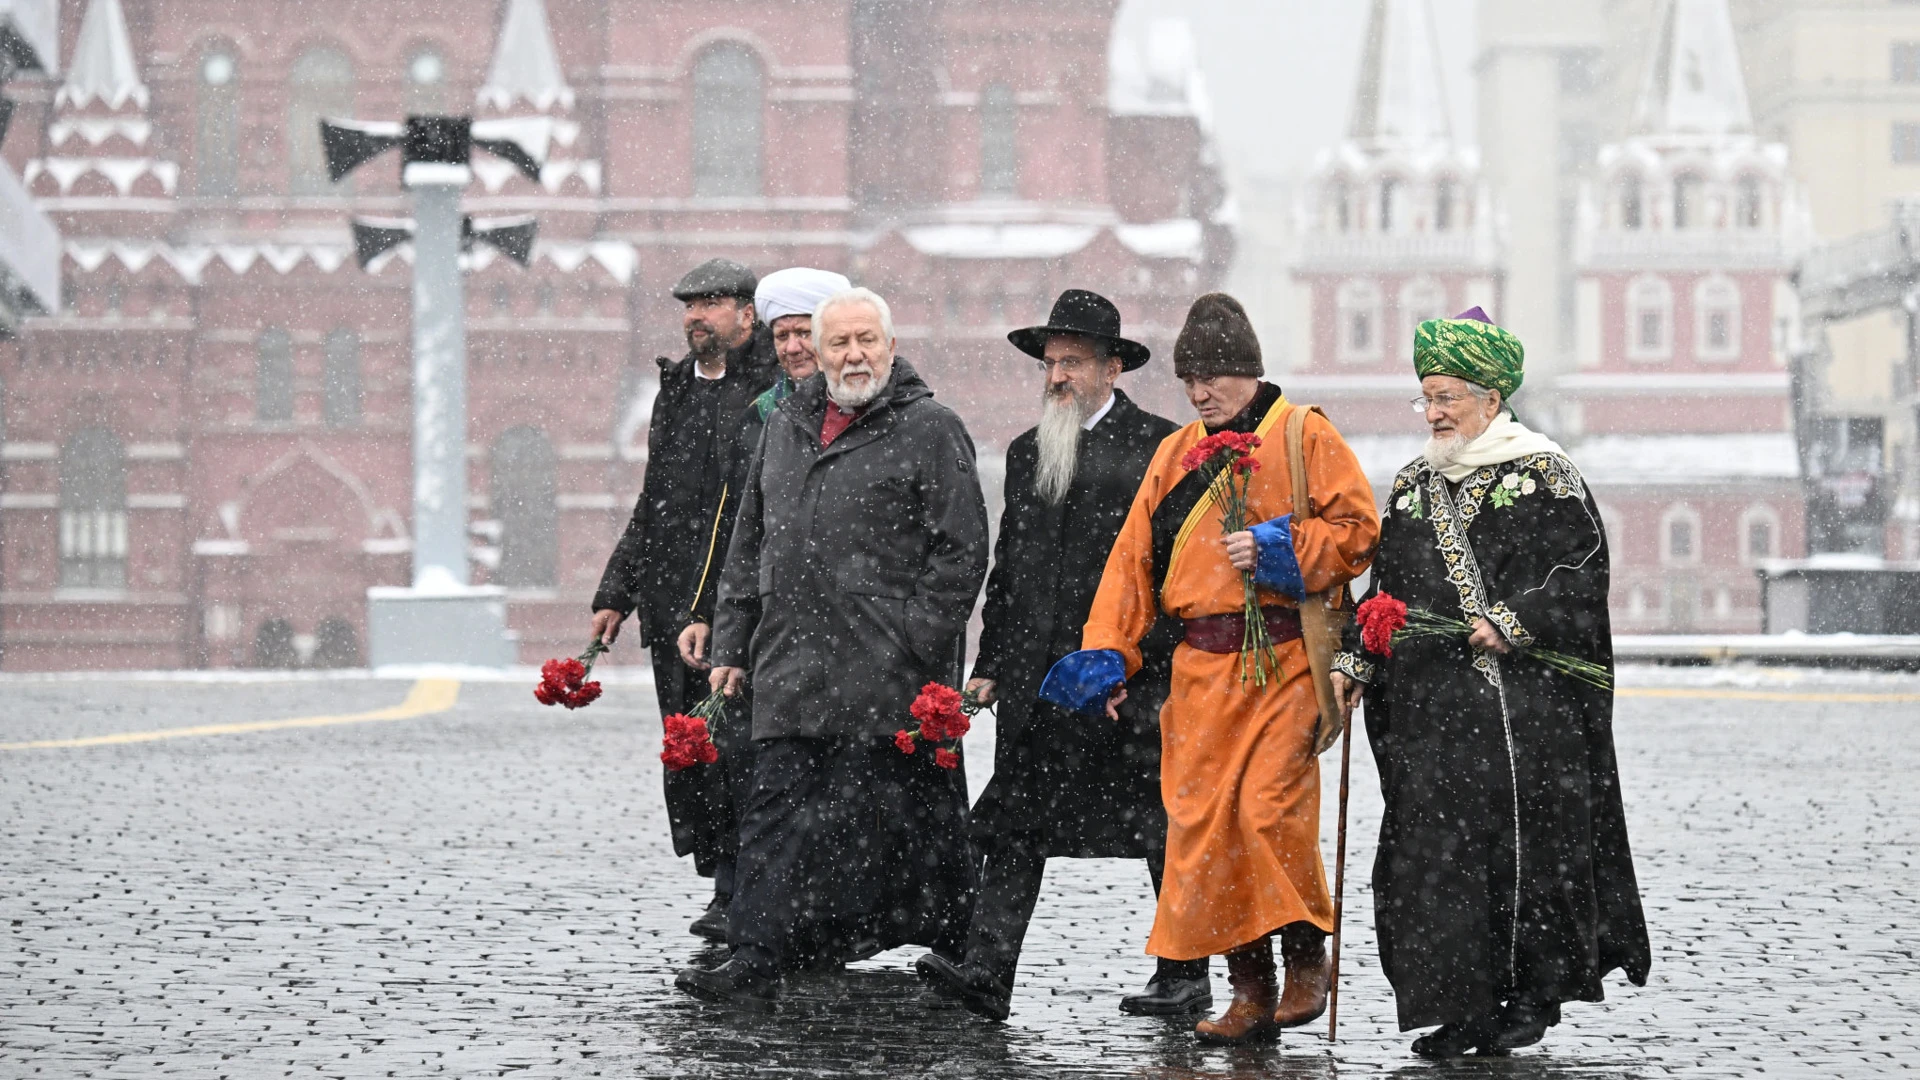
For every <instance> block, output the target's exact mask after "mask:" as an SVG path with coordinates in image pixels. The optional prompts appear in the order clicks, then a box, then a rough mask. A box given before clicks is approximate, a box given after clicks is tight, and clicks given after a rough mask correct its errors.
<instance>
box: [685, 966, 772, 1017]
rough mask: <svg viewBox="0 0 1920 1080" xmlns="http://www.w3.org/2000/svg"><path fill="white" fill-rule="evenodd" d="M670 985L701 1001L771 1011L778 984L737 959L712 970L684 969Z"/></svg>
mask: <svg viewBox="0 0 1920 1080" xmlns="http://www.w3.org/2000/svg"><path fill="white" fill-rule="evenodd" d="M673 985H675V986H677V987H679V988H680V990H681V991H682V992H684V993H688V994H691V995H693V996H694V997H697V998H699V999H700V1000H701V1001H711V1002H714V1003H715V1004H719V1005H737V1006H740V1007H741V1008H746V1009H753V1010H755V1011H756V1012H772V1011H773V1002H774V993H775V991H776V990H777V989H778V987H779V985H780V984H779V980H778V979H775V978H773V977H772V976H769V975H763V974H761V973H760V972H757V971H754V970H752V969H751V968H749V967H747V965H745V964H743V963H741V962H740V961H738V960H728V961H727V962H726V963H724V964H721V965H720V966H719V967H716V968H687V969H685V970H683V971H681V972H680V974H679V975H676V976H674V980H673Z"/></svg>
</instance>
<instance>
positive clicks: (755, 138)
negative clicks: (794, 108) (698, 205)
mask: <svg viewBox="0 0 1920 1080" xmlns="http://www.w3.org/2000/svg"><path fill="white" fill-rule="evenodd" d="M762 87H763V78H762V76H761V72H760V61H759V60H758V59H756V58H755V57H754V55H753V51H752V50H750V49H748V48H747V47H746V46H744V45H739V44H735V43H732V42H727V43H723V44H719V45H715V46H713V47H712V48H710V49H708V50H707V51H705V52H703V53H701V54H700V58H699V59H697V60H695V61H694V62H693V193H694V194H695V195H698V196H703V197H708V198H726V197H732V198H739V197H747V196H754V195H759V194H760V185H761V179H760V178H761V165H760V161H761V154H762V146H763V143H762V139H761V127H762V124H763V122H764V121H763V117H762V104H761V103H762V100H763V98H764V96H765V93H764V90H763V89H762Z"/></svg>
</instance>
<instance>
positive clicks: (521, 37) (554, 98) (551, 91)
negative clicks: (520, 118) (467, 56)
mask: <svg viewBox="0 0 1920 1080" xmlns="http://www.w3.org/2000/svg"><path fill="white" fill-rule="evenodd" d="M479 100H480V103H481V104H482V105H490V106H492V107H493V108H495V109H501V110H505V109H509V108H512V107H513V104H514V103H515V102H516V101H524V102H526V103H527V104H529V105H531V106H533V107H534V108H536V109H539V110H541V111H543V112H544V111H546V110H548V109H551V108H553V107H554V106H555V105H556V104H557V105H559V106H560V107H561V108H562V109H571V108H573V90H572V88H571V87H569V86H568V85H567V79H566V76H565V75H563V74H561V71H560V54H559V52H558V51H557V50H556V49H555V48H554V47H553V32H552V31H551V30H549V29H548V27H547V6H546V4H545V2H544V0H510V3H509V4H508V5H507V17H506V18H504V19H502V20H501V21H500V38H499V41H498V43H497V44H496V45H495V46H494V51H493V64H492V66H490V67H489V68H488V69H487V81H486V83H485V84H484V85H482V86H481V87H480V93H479Z"/></svg>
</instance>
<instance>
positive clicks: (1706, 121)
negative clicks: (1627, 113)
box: [1635, 0, 1753, 135]
mask: <svg viewBox="0 0 1920 1080" xmlns="http://www.w3.org/2000/svg"><path fill="white" fill-rule="evenodd" d="M1635 126H1636V127H1638V128H1639V130H1640V131H1641V132H1643V133H1645V134H1649V135H1745V134H1749V133H1751V132H1752V131H1753V114H1752V112H1751V111H1750V110H1749V109H1748V107H1747V82H1746V79H1745V78H1744V77H1743V76H1742V75H1741V73H1740V50H1739V47H1738V46H1737V45H1736V44H1735V42H1734V36H1733V18H1732V16H1731V15H1729V14H1728V12H1727V2H1726V0H1668V2H1667V9H1666V12H1665V17H1664V18H1663V19H1661V21H1660V37H1659V39H1658V42H1657V44H1656V46H1655V48H1654V51H1653V65H1652V66H1651V67H1649V68H1648V69H1647V79H1646V83H1645V85H1644V86H1643V87H1642V88H1641V91H1640V105H1639V110H1638V113H1637V115H1636V117H1635Z"/></svg>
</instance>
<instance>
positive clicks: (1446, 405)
mask: <svg viewBox="0 0 1920 1080" xmlns="http://www.w3.org/2000/svg"><path fill="white" fill-rule="evenodd" d="M1473 397H1475V395H1473V394H1435V395H1433V396H1432V397H1426V396H1424V395H1423V396H1421V397H1417V398H1413V399H1411V400H1409V401H1408V402H1407V404H1409V405H1411V406H1413V411H1414V412H1417V413H1424V412H1426V411H1427V410H1428V409H1430V408H1432V407H1433V406H1435V405H1438V406H1440V410H1441V411H1442V412H1445V411H1446V410H1448V409H1451V408H1453V407H1454V406H1455V405H1458V404H1460V403H1461V402H1463V401H1468V400H1470V399H1472V398H1473Z"/></svg>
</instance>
